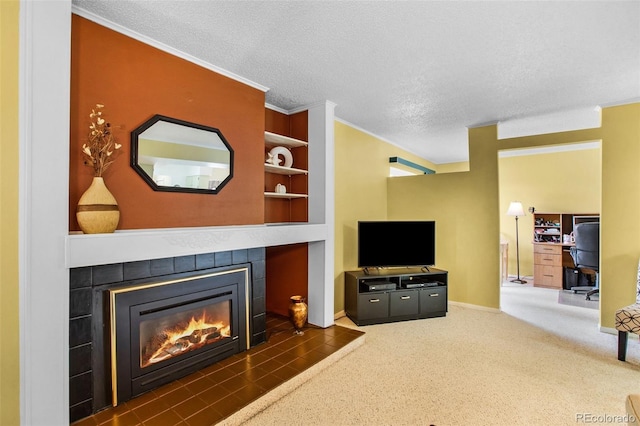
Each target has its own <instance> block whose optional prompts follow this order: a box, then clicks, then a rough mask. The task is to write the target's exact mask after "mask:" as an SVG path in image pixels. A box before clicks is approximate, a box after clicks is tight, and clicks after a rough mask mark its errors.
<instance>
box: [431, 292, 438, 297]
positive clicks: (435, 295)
mask: <svg viewBox="0 0 640 426" xmlns="http://www.w3.org/2000/svg"><path fill="white" fill-rule="evenodd" d="M438 296H440V293H433V294H430V295H429V297H438Z"/></svg>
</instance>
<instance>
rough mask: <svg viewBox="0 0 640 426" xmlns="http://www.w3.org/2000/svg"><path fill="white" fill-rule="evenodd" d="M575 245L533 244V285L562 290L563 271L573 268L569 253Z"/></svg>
mask: <svg viewBox="0 0 640 426" xmlns="http://www.w3.org/2000/svg"><path fill="white" fill-rule="evenodd" d="M574 245H575V244H573V243H572V244H564V243H542V242H534V243H533V285H534V286H535V287H546V288H555V289H560V290H561V289H562V288H563V285H562V284H563V282H564V269H563V268H565V267H567V268H574V267H575V265H574V263H573V258H572V257H571V254H570V253H569V249H570V247H572V246H574Z"/></svg>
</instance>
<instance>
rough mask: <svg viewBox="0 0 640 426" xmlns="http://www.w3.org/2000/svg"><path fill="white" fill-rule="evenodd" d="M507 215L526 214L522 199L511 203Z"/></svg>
mask: <svg viewBox="0 0 640 426" xmlns="http://www.w3.org/2000/svg"><path fill="white" fill-rule="evenodd" d="M507 216H516V217H518V216H524V210H523V209H522V203H521V202H520V201H512V202H511V204H509V209H508V210H507Z"/></svg>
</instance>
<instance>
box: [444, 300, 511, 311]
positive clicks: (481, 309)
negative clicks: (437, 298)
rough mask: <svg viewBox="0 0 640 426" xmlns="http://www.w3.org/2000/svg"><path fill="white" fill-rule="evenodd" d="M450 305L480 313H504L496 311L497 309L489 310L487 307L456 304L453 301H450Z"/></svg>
mask: <svg viewBox="0 0 640 426" xmlns="http://www.w3.org/2000/svg"><path fill="white" fill-rule="evenodd" d="M449 304H450V305H455V306H462V307H463V308H470V309H476V310H478V311H486V312H494V313H500V312H502V311H501V310H500V309H496V308H489V307H487V306H480V305H472V304H471V303H462V302H454V301H452V300H450V301H449Z"/></svg>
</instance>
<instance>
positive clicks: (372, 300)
mask: <svg viewBox="0 0 640 426" xmlns="http://www.w3.org/2000/svg"><path fill="white" fill-rule="evenodd" d="M379 301H380V299H369V302H370V303H378V302H379Z"/></svg>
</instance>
